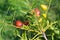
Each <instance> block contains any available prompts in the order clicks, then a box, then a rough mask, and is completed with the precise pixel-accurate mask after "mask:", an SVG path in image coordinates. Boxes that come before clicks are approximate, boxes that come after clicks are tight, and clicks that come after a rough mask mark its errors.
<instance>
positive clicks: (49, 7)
mask: <svg viewBox="0 0 60 40" xmlns="http://www.w3.org/2000/svg"><path fill="white" fill-rule="evenodd" d="M51 2H52V0H50V2H49V7H48V9H47V11H46V14H47V13H48V10H49V8H50V5H51Z"/></svg>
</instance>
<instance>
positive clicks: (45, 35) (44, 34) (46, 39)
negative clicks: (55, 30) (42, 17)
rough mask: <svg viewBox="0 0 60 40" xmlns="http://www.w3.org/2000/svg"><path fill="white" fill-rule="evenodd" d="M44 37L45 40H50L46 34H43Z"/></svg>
mask: <svg viewBox="0 0 60 40" xmlns="http://www.w3.org/2000/svg"><path fill="white" fill-rule="evenodd" d="M42 35H43V37H44V38H45V40H48V39H47V37H46V34H45V33H44V32H42Z"/></svg>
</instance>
